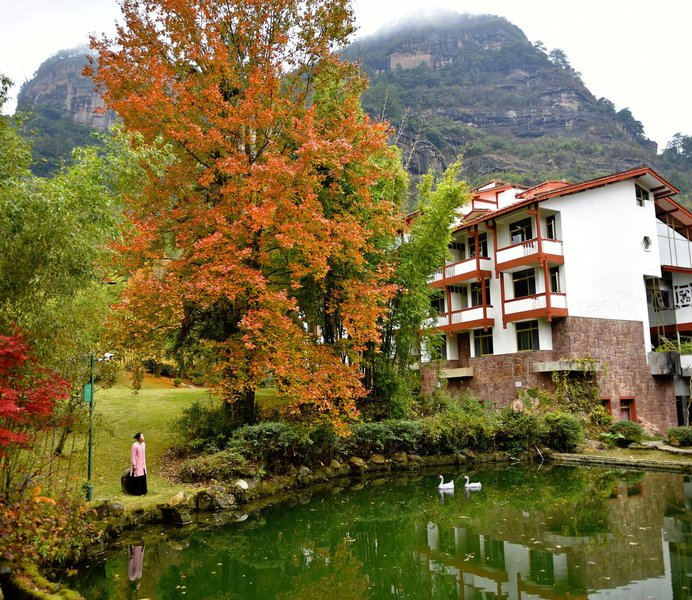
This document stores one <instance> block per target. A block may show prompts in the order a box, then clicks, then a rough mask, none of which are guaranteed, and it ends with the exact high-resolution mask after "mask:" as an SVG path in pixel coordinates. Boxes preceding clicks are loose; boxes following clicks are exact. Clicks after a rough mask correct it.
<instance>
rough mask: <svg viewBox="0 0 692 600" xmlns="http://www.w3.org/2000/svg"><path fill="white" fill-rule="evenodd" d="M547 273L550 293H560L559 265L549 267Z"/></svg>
mask: <svg viewBox="0 0 692 600" xmlns="http://www.w3.org/2000/svg"><path fill="white" fill-rule="evenodd" d="M548 275H549V279H550V293H551V294H561V293H562V286H561V285H560V266H559V265H556V266H554V267H550V269H549V271H548Z"/></svg>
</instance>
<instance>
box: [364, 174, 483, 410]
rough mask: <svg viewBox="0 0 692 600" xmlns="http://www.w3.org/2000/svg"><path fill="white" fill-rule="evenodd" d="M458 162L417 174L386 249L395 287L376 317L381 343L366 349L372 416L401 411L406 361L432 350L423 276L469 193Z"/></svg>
mask: <svg viewBox="0 0 692 600" xmlns="http://www.w3.org/2000/svg"><path fill="white" fill-rule="evenodd" d="M460 168H461V165H460V163H454V164H453V165H451V166H449V167H448V168H447V170H446V171H445V172H444V174H443V175H442V177H441V178H438V177H436V174H435V173H434V172H430V173H427V174H426V175H424V176H423V177H422V179H421V181H420V183H419V186H418V210H417V211H416V212H415V213H413V214H412V215H410V216H409V217H408V218H407V226H406V228H405V230H404V231H403V232H402V236H401V240H400V244H399V245H398V246H397V247H396V248H395V249H394V251H393V253H392V257H391V260H392V262H393V263H394V264H395V265H396V274H395V283H396V289H397V293H396V294H395V295H394V297H393V298H392V299H391V300H390V303H389V311H388V312H387V318H385V319H383V320H382V321H381V338H382V343H381V346H380V347H379V348H378V349H375V350H373V351H372V352H371V353H370V354H369V368H368V383H369V389H370V396H369V402H370V403H372V407H371V412H372V413H373V414H375V415H376V416H401V415H398V414H396V413H397V411H400V410H401V405H403V406H405V404H406V400H407V399H409V398H410V394H411V391H412V390H413V389H414V388H415V385H413V384H412V382H411V373H412V370H411V365H412V362H414V361H416V360H419V358H420V356H421V353H427V354H434V353H435V344H436V343H438V341H439V335H438V334H437V331H436V329H434V327H433V326H432V319H434V317H435V316H436V312H435V310H434V308H433V306H432V302H431V299H432V297H433V296H434V295H435V294H436V293H438V292H436V290H434V289H433V288H432V287H431V286H430V285H429V281H430V277H431V276H432V275H433V274H434V273H435V271H437V270H438V269H439V268H440V267H441V266H442V265H444V263H445V260H446V259H447V258H448V256H449V250H448V246H449V244H450V241H451V235H452V233H451V232H452V225H453V224H454V222H455V221H456V220H457V219H458V218H459V209H460V208H461V207H462V206H464V205H465V204H466V203H468V201H469V198H470V193H469V190H468V187H467V184H466V182H464V181H460V180H459V179H458V174H459V170H460ZM392 411H394V413H395V414H394V415H392V414H391V412H392Z"/></svg>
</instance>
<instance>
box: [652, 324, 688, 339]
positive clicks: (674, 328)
mask: <svg viewBox="0 0 692 600" xmlns="http://www.w3.org/2000/svg"><path fill="white" fill-rule="evenodd" d="M649 330H650V331H651V335H652V336H656V335H658V334H659V333H661V331H663V333H665V334H675V333H677V332H678V331H679V332H680V333H692V323H675V324H673V325H659V326H654V327H649Z"/></svg>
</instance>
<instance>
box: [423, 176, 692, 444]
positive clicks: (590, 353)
mask: <svg viewBox="0 0 692 600" xmlns="http://www.w3.org/2000/svg"><path fill="white" fill-rule="evenodd" d="M677 193H678V190H677V189H676V188H675V187H674V186H673V185H671V184H670V183H668V182H667V181H666V180H665V179H663V178H662V177H661V176H660V175H659V174H657V173H656V172H655V171H654V170H652V169H651V168H649V167H647V166H641V167H638V168H635V169H631V170H629V171H625V172H622V173H616V174H613V175H609V176H607V177H601V178H599V179H594V180H592V181H585V182H582V183H577V184H570V183H568V182H566V181H549V182H546V183H543V184H541V185H539V186H536V187H533V188H530V189H522V188H519V187H517V186H513V185H504V184H500V183H498V182H492V183H489V184H488V185H485V186H483V187H481V188H478V189H477V190H475V192H474V194H473V196H472V200H471V203H470V205H469V206H467V207H465V208H464V211H463V218H462V221H461V224H460V225H458V226H457V227H455V229H454V231H453V241H452V243H451V245H450V252H451V255H452V258H451V260H450V261H449V262H448V263H447V264H446V265H445V266H444V268H443V269H440V271H439V272H438V273H436V275H435V276H434V278H433V279H432V281H431V285H433V286H435V287H438V288H440V289H441V290H442V297H441V298H440V299H439V301H438V302H439V304H438V306H437V308H438V311H439V317H438V322H437V326H438V328H439V329H440V331H441V332H442V333H443V335H444V337H445V344H444V362H443V365H442V367H443V368H442V369H441V370H440V373H439V374H440V376H441V377H443V378H445V379H447V382H448V385H449V386H450V387H452V388H454V387H457V388H465V389H468V390H470V391H471V392H472V393H473V394H474V395H475V396H477V397H479V398H481V399H484V400H489V401H493V402H495V403H496V404H498V405H500V406H502V405H508V404H511V403H513V402H515V401H516V399H517V397H518V396H520V395H521V394H519V393H518V392H520V391H521V390H524V389H527V388H535V389H546V390H551V389H553V387H554V384H553V380H552V374H553V372H554V371H568V372H574V371H581V370H583V369H585V368H588V369H598V370H599V371H598V374H597V381H598V384H599V390H600V394H601V398H602V401H603V404H604V406H605V407H606V408H607V409H608V410H610V411H611V412H612V414H613V415H614V416H615V417H616V418H618V419H630V420H636V421H640V422H641V423H642V424H644V425H645V426H649V425H653V426H654V427H656V428H657V429H658V430H660V431H662V432H665V431H666V429H667V428H668V427H670V426H672V425H677V424H681V423H687V419H688V417H687V402H688V400H689V396H690V391H689V388H690V386H689V381H690V378H689V375H690V373H691V372H692V371H690V370H688V369H687V362H686V360H685V359H686V358H692V357H688V356H685V355H683V356H680V353H679V352H668V353H660V352H656V353H654V352H653V350H654V348H655V347H657V346H658V345H659V344H660V342H661V341H662V340H663V337H664V336H665V337H667V338H669V339H672V340H674V341H676V342H678V341H680V339H683V338H684V337H685V336H688V335H690V334H692V245H691V244H690V242H689V240H690V235H691V234H692V213H690V212H689V211H688V210H686V209H685V208H684V207H682V206H680V205H679V204H678V203H676V202H675V201H674V200H672V199H671V196H674V195H675V194H677ZM586 358H589V359H591V360H583V359H586ZM691 364H692V363H691Z"/></svg>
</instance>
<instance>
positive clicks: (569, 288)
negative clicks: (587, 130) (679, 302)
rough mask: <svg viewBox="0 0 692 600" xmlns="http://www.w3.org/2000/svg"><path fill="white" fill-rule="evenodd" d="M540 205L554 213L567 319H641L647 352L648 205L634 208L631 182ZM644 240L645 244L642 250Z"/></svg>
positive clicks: (652, 223)
mask: <svg viewBox="0 0 692 600" xmlns="http://www.w3.org/2000/svg"><path fill="white" fill-rule="evenodd" d="M541 206H542V207H544V208H546V209H552V210H556V211H559V212H560V236H561V239H562V242H563V252H564V256H565V265H564V277H563V281H564V290H563V291H565V292H566V293H567V306H568V310H569V314H570V316H574V317H587V318H597V319H615V320H628V321H641V322H642V323H643V328H644V340H645V350H648V349H649V348H650V345H651V344H650V335H649V318H648V310H647V304H646V290H645V286H644V276H645V275H649V276H654V277H660V276H661V268H660V264H661V263H660V259H659V258H660V255H659V246H658V236H657V230H656V214H655V207H654V204H653V201H652V200H649V201H647V202H646V203H645V205H644V206H638V205H637V202H636V199H635V190H634V182H632V181H623V182H618V183H615V184H612V185H607V186H603V187H600V188H596V189H592V190H586V191H584V192H581V193H578V194H573V195H570V196H565V197H562V198H553V199H551V200H546V201H545V202H543V203H542V204H541ZM644 236H646V237H648V238H649V240H650V242H651V246H650V248H649V250H648V251H647V250H645V249H644V246H643V240H644Z"/></svg>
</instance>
